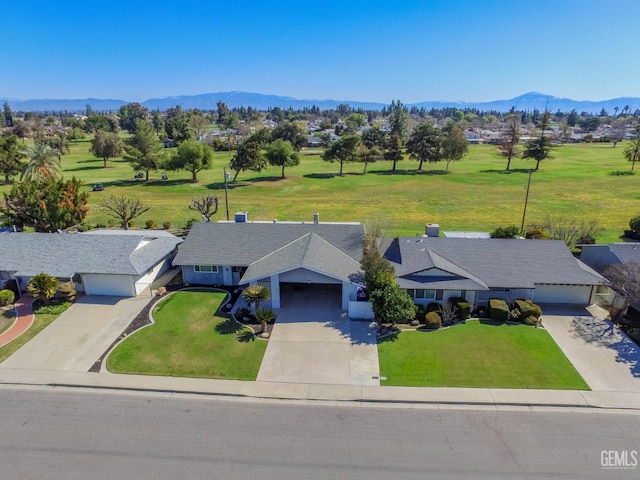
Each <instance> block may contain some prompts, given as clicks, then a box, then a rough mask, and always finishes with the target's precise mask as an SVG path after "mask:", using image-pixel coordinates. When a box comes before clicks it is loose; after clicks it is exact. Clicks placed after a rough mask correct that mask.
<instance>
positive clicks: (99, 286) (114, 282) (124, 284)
mask: <svg viewBox="0 0 640 480" xmlns="http://www.w3.org/2000/svg"><path fill="white" fill-rule="evenodd" d="M83 281H84V288H85V293H86V294H87V295H111V296H114V297H133V296H135V290H134V288H133V281H132V279H131V276H130V275H96V274H87V275H83Z"/></svg>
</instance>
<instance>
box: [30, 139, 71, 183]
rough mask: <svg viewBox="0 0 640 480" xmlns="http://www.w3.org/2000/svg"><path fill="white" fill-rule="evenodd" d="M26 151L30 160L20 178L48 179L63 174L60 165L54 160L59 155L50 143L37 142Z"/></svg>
mask: <svg viewBox="0 0 640 480" xmlns="http://www.w3.org/2000/svg"><path fill="white" fill-rule="evenodd" d="M26 153H27V155H28V157H29V161H28V162H27V166H26V167H25V169H24V172H22V176H21V177H20V179H23V178H28V179H30V180H47V179H50V178H60V177H61V176H62V174H61V173H60V166H59V165H58V164H57V163H56V162H55V160H54V158H56V157H57V152H56V150H54V149H53V148H51V147H50V146H49V145H44V144H41V143H36V144H35V145H34V146H33V148H30V149H29V150H27V152H26Z"/></svg>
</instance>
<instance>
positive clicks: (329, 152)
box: [322, 135, 362, 175]
mask: <svg viewBox="0 0 640 480" xmlns="http://www.w3.org/2000/svg"><path fill="white" fill-rule="evenodd" d="M361 143H362V141H361V140H360V137H359V136H358V135H344V136H343V137H340V139H338V141H336V142H333V143H332V144H331V145H329V147H328V148H327V149H326V150H325V152H324V154H323V155H322V158H323V160H326V161H327V162H332V163H333V162H340V173H339V175H342V174H343V173H342V171H343V167H344V164H345V163H350V162H357V161H358V153H359V149H360V145H361Z"/></svg>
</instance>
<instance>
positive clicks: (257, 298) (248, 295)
mask: <svg viewBox="0 0 640 480" xmlns="http://www.w3.org/2000/svg"><path fill="white" fill-rule="evenodd" d="M270 298H271V293H270V292H269V289H268V288H267V287H263V286H262V285H252V286H250V287H247V288H245V289H244V291H243V292H242V299H243V300H244V301H245V302H247V303H248V304H249V308H251V306H252V305H255V306H256V312H257V311H258V310H259V309H260V304H261V303H262V302H265V301H267V300H269V299H270Z"/></svg>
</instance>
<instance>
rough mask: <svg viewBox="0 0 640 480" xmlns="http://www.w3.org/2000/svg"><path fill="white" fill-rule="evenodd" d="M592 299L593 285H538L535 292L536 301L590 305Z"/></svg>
mask: <svg viewBox="0 0 640 480" xmlns="http://www.w3.org/2000/svg"><path fill="white" fill-rule="evenodd" d="M590 299H591V286H589V285H536V289H535V290H534V292H533V301H534V302H535V303H564V304H569V305H589V303H590Z"/></svg>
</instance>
